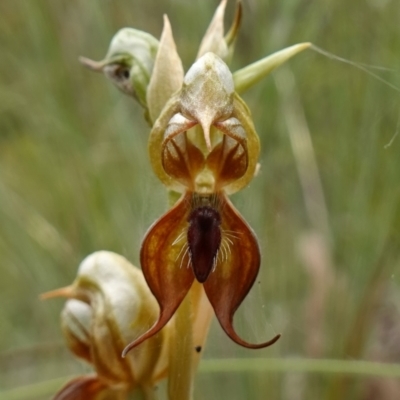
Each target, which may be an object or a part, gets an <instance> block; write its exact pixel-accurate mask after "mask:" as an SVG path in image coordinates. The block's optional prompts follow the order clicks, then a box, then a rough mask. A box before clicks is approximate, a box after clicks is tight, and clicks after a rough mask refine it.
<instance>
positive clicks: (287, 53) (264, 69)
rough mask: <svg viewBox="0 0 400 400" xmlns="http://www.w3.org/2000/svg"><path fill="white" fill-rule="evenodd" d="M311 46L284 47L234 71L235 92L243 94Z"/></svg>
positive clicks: (303, 44)
mask: <svg viewBox="0 0 400 400" xmlns="http://www.w3.org/2000/svg"><path fill="white" fill-rule="evenodd" d="M311 45H312V44H311V43H308V42H306V43H299V44H295V45H293V46H290V47H286V48H285V49H283V50H280V51H277V52H275V53H273V54H271V55H269V56H268V57H265V58H262V59H261V60H259V61H256V62H254V63H253V64H250V65H247V66H246V67H244V68H242V69H240V70H238V71H236V72H235V73H234V74H233V80H234V81H235V90H236V92H237V93H243V92H245V91H246V90H247V89H249V88H251V87H252V86H253V85H255V84H256V83H257V82H259V81H260V80H261V79H263V78H264V77H266V76H267V75H269V74H270V73H271V72H272V71H273V70H274V69H275V68H278V67H279V66H280V65H282V64H283V63H285V62H286V61H288V60H289V59H290V58H292V57H293V56H295V55H296V54H297V53H300V52H301V51H303V50H306V49H308V48H310V47H311Z"/></svg>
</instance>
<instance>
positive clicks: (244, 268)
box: [204, 194, 280, 349]
mask: <svg viewBox="0 0 400 400" xmlns="http://www.w3.org/2000/svg"><path fill="white" fill-rule="evenodd" d="M220 202H221V221H222V234H223V237H224V236H225V243H224V242H222V243H221V249H220V254H219V260H218V262H217V264H216V267H215V270H214V271H213V272H212V273H211V274H210V275H209V277H208V279H207V281H206V282H205V283H204V289H205V291H206V294H207V297H208V299H209V300H210V303H211V305H212V307H213V308H214V311H215V315H216V317H217V319H218V321H219V323H220V324H221V327H222V329H223V330H224V331H225V332H226V334H227V335H228V336H229V337H230V338H231V339H232V340H233V341H234V342H236V343H237V344H239V345H241V346H244V347H247V348H250V349H260V348H263V347H267V346H270V345H272V344H273V343H275V342H276V341H277V340H278V339H279V337H280V335H277V336H275V337H274V338H273V339H271V340H269V341H267V342H264V343H259V344H252V343H248V342H246V341H245V340H243V339H242V338H240V337H239V336H238V334H237V333H236V332H235V329H234V328H233V316H234V314H235V312H236V310H237V309H238V307H239V306H240V304H241V303H242V301H243V300H244V298H245V297H246V295H247V293H248V292H249V290H250V289H251V287H252V286H253V283H254V281H255V279H256V277H257V274H258V270H259V268H260V250H259V247H258V243H257V239H256V237H255V234H254V232H253V231H252V229H251V228H250V227H249V226H248V225H247V223H246V222H245V220H244V219H243V218H242V217H241V215H240V214H239V213H238V211H237V210H236V209H235V208H234V207H233V205H232V203H231V202H230V201H229V200H228V198H227V197H225V195H223V194H221V195H220ZM224 232H225V233H224ZM223 240H224V239H223Z"/></svg>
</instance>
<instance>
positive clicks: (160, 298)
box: [123, 193, 194, 356]
mask: <svg viewBox="0 0 400 400" xmlns="http://www.w3.org/2000/svg"><path fill="white" fill-rule="evenodd" d="M190 198H191V194H190V193H187V194H186V195H184V196H182V197H181V199H180V200H179V201H178V202H177V204H176V205H175V206H174V207H173V208H172V209H171V210H170V211H168V212H167V213H166V214H164V215H163V216H162V217H161V218H160V219H159V220H158V221H156V222H155V223H154V224H153V225H152V226H151V227H150V229H149V231H148V232H147V234H146V236H145V238H144V241H143V244H142V248H141V251H140V262H141V265H142V271H143V274H144V276H145V278H146V281H147V284H148V286H149V288H150V290H151V291H152V293H153V294H154V296H155V298H156V299H157V302H158V304H159V306H160V315H159V317H158V320H157V321H156V323H155V324H154V325H153V326H152V327H151V328H150V329H149V330H148V331H147V332H146V333H145V334H143V335H142V336H140V337H139V338H137V339H136V340H134V341H133V342H132V343H130V344H129V345H128V346H127V347H126V348H125V350H124V351H123V356H125V355H126V354H127V353H128V351H130V350H131V349H132V348H134V347H136V346H138V345H139V344H140V343H142V342H143V341H145V340H146V339H147V338H149V337H151V336H153V335H155V334H156V333H157V332H158V331H160V330H161V329H162V328H163V327H164V326H165V325H166V324H167V322H168V321H169V320H170V319H171V317H172V316H173V315H174V313H175V311H176V310H177V308H178V307H179V305H180V304H181V302H182V301H183V299H184V297H185V296H186V294H187V292H188V291H189V289H190V287H191V286H192V283H193V280H194V275H193V271H192V269H191V268H188V267H189V255H188V251H186V249H185V246H186V240H185V238H186V237H185V235H184V232H185V228H186V226H187V221H186V220H187V216H188V212H189V204H190ZM180 238H181V240H180Z"/></svg>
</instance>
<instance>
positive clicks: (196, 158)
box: [161, 113, 205, 190]
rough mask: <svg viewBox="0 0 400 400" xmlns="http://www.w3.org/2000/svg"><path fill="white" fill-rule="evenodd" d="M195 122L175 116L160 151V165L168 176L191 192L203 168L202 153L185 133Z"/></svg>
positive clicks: (179, 115) (178, 115)
mask: <svg viewBox="0 0 400 400" xmlns="http://www.w3.org/2000/svg"><path fill="white" fill-rule="evenodd" d="M194 125H196V122H194V121H192V120H189V119H187V118H185V117H184V116H183V115H182V114H180V113H177V114H175V115H174V116H173V117H172V118H171V120H170V121H169V124H168V126H167V129H166V130H165V134H164V142H163V146H162V151H161V154H162V155H161V159H162V165H163V168H164V170H165V172H166V173H168V175H169V176H170V177H172V178H174V179H176V180H178V181H179V182H181V183H182V184H183V185H185V186H186V187H187V188H189V189H191V190H193V189H194V187H193V182H194V178H195V177H196V175H197V173H198V172H199V171H200V170H201V169H202V168H203V167H204V163H205V160H204V156H203V153H202V152H201V151H200V149H198V148H197V147H196V146H194V145H193V143H192V142H191V141H190V140H188V138H187V135H186V131H187V130H189V129H190V128H191V127H193V126H194Z"/></svg>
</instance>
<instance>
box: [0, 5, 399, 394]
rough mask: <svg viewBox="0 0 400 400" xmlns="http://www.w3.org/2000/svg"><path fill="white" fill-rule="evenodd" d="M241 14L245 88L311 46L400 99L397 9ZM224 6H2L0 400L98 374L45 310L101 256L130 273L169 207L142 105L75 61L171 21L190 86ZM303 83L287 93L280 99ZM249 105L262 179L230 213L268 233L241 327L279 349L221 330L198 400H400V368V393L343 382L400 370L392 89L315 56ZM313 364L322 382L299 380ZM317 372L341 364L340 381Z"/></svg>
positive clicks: (273, 81)
mask: <svg viewBox="0 0 400 400" xmlns="http://www.w3.org/2000/svg"><path fill="white" fill-rule="evenodd" d="M233 3H234V2H232V1H231V2H230V4H229V5H228V12H227V14H228V17H227V20H228V18H229V16H232V14H233V9H234V4H233ZM243 3H244V18H243V26H242V30H241V34H240V37H239V40H238V42H237V47H236V52H235V57H234V60H233V62H232V70H233V71H234V70H236V69H238V68H240V67H242V66H244V65H246V64H248V63H250V62H252V61H255V60H257V59H259V58H261V57H263V56H265V55H267V54H269V53H271V52H273V51H275V50H279V49H280V48H283V47H285V46H288V45H291V44H295V43H298V42H303V41H311V42H313V43H315V44H316V45H317V46H319V47H321V48H323V49H325V50H328V51H330V52H332V53H334V54H337V55H340V56H342V57H345V58H347V59H350V60H353V61H358V62H364V63H368V64H373V65H380V66H386V67H389V68H391V69H393V70H392V71H383V70H374V71H375V72H376V73H378V74H379V75H380V76H381V77H383V78H384V79H386V80H387V81H389V82H390V83H391V84H392V85H395V86H397V87H400V62H399V60H400V30H399V24H398V21H399V20H400V7H399V3H398V0H368V1H367V0H354V1H352V2H349V1H347V0H321V1H315V0H314V1H306V0H285V1H281V0H273V1H272V0H271V1H261V0H258V1H257V0H244V1H243ZM217 4H218V2H217V1H210V0H207V1H205V0H202V1H200V0H194V1H183V0H174V1H173V0H168V1H167V0H165V1H155V0H147V1H142V0H114V1H110V0H97V1H94V0H92V1H87V0H59V1H53V0H25V1H23V0H17V1H14V0H2V1H1V2H0V304H1V307H0V339H1V340H0V390H1V392H0V398H1V399H4V400H7V399H17V398H18V399H42V398H48V397H49V396H50V394H51V392H52V391H53V390H55V389H54V387H58V386H59V385H60V383H59V381H56V382H55V383H51V382H52V381H51V380H52V379H58V378H62V377H64V376H69V375H71V374H78V373H81V372H82V371H85V370H87V368H86V367H84V366H82V364H80V363H78V362H77V361H75V360H74V359H73V358H72V356H70V355H69V353H68V352H67V351H66V350H65V349H64V346H63V339H62V336H61V331H60V327H59V313H60V310H61V308H62V300H53V301H48V302H40V301H39V299H38V295H39V294H40V293H42V292H45V291H47V290H50V289H54V288H57V287H61V286H65V285H67V284H69V283H70V282H71V281H72V280H73V279H74V276H75V273H76V270H77V267H78V265H79V263H80V261H81V260H82V259H83V258H84V257H85V256H86V255H88V254H90V253H91V252H94V251H96V250H101V249H106V250H112V251H115V252H117V253H120V254H122V255H124V256H126V257H127V258H128V259H129V260H131V261H132V262H133V263H135V264H138V253H139V246H140V242H141V239H142V237H143V235H144V233H145V231H146V229H147V227H148V226H149V225H150V224H151V223H152V222H153V221H154V220H155V219H156V218H157V217H158V216H159V215H161V214H162V213H163V211H164V210H165V209H166V204H167V201H166V195H165V191H164V189H163V188H162V186H161V185H160V183H159V182H158V181H157V179H156V178H155V177H154V176H153V173H152V171H151V168H150V165H149V162H148V160H147V153H146V151H145V148H146V140H147V134H148V131H149V129H148V127H147V126H146V124H145V123H144V121H143V118H142V112H141V110H140V108H139V106H138V105H137V104H135V103H134V102H133V101H132V100H131V99H130V98H128V97H125V96H123V95H122V94H121V93H120V92H118V91H117V89H115V88H114V87H113V86H112V85H111V83H110V82H108V81H106V80H105V78H104V77H102V76H101V75H99V74H94V73H91V72H89V71H87V70H85V69H84V68H83V67H82V66H80V65H79V63H78V61H77V58H78V56H80V55H84V56H87V57H90V58H93V59H101V58H102V57H103V56H104V55H105V52H106V50H107V47H108V43H109V41H110V39H111V37H112V35H113V34H114V33H115V32H116V31H117V30H118V29H119V28H121V27H124V26H132V27H135V28H138V29H143V30H145V31H148V32H150V33H152V34H153V35H154V36H156V37H159V35H160V33H161V29H162V14H163V13H167V14H168V16H169V18H170V20H171V23H172V27H173V31H174V35H175V38H176V42H177V45H178V50H179V52H180V54H181V56H182V59H183V62H184V65H185V68H186V69H187V68H188V67H189V66H190V65H191V63H192V61H193V59H194V57H195V54H196V52H197V44H198V43H199V42H200V39H201V37H202V35H203V33H204V31H205V29H206V27H207V25H208V22H209V20H210V18H211V16H212V14H213V11H214V9H215V7H216V6H217ZM291 74H292V76H293V77H294V78H295V87H294V89H295V90H294V92H293V91H292V90H289V92H288V91H286V92H285V90H284V89H282V83H283V84H284V83H285V82H286V81H287V79H288V77H290V76H291ZM292 89H293V88H292ZM285 93H286V95H285ZM244 98H245V100H246V101H247V102H248V104H249V106H250V108H251V110H252V113H253V117H254V122H255V126H256V128H257V131H258V133H259V135H260V138H261V142H262V152H261V157H260V162H261V172H260V174H259V175H258V176H257V178H255V179H254V181H253V182H252V183H251V185H250V186H249V187H248V188H246V189H245V190H243V191H242V192H241V193H239V194H237V195H234V196H233V202H234V203H235V204H236V206H237V208H238V209H239V210H240V212H241V213H242V214H243V215H244V216H245V217H246V218H247V220H248V221H249V222H250V224H251V225H252V226H253V228H254V230H255V231H256V232H257V235H258V237H259V240H260V245H261V248H262V253H263V262H262V270H261V272H260V275H259V279H258V281H257V283H256V285H255V287H254V288H253V290H252V292H251V293H250V295H249V297H248V299H246V301H245V303H244V304H243V306H242V308H241V309H240V310H239V312H238V316H237V317H236V325H237V328H238V331H240V332H241V334H242V335H243V336H244V337H245V338H246V339H248V340H252V341H263V340H266V339H268V338H269V337H270V336H272V335H273V334H275V333H277V332H281V333H282V338H281V339H280V341H279V342H278V343H277V344H276V345H274V346H273V347H271V348H267V349H264V350H259V351H250V350H245V349H242V348H239V347H238V346H236V345H235V344H234V343H232V342H231V341H230V340H229V339H228V338H227V337H226V336H225V335H224V334H223V333H222V331H221V330H220V328H219V326H217V324H214V325H213V327H212V330H211V334H210V337H209V340H208V347H207V349H206V351H205V358H206V359H209V360H207V363H205V364H204V367H203V372H201V373H200V374H199V375H198V379H197V384H196V389H195V399H199V400H200V399H228V398H229V399H238V400H239V399H254V400H263V399H267V398H268V399H282V400H297V399H298V400H302V399H307V400H314V399H315V400H319V399H329V400H345V399H360V400H374V399H379V400H389V399H396V398H400V387H399V385H400V383H399V378H398V377H399V376H400V374H399V373H398V369H397V370H393V371H394V372H393V373H392V375H394V377H393V376H392V377H375V376H374V374H378V375H379V371H380V369H379V368H375V369H373V370H370V373H371V374H372V375H370V376H366V375H364V374H361V375H359V374H350V373H345V372H346V371H347V372H349V371H348V370H347V369H346V366H347V365H350V364H348V363H347V362H349V363H350V362H352V361H357V360H370V361H379V362H387V363H391V365H392V367H393V368H396V363H399V362H400V292H399V285H400V274H399V266H400V257H399V256H400V245H399V243H400V156H399V155H400V133H399V136H398V137H394V135H395V134H396V129H399V127H398V121H399V117H400V93H399V91H396V90H393V89H391V88H390V87H388V86H387V85H385V84H383V83H382V82H380V81H378V80H377V79H374V78H372V77H370V76H369V75H367V74H366V73H364V72H362V71H360V70H359V69H356V68H353V67H351V66H349V65H346V64H343V63H339V62H336V61H332V60H330V59H328V58H325V57H323V56H322V55H320V54H317V53H315V52H313V51H306V52H305V53H302V54H300V55H298V56H296V58H295V59H293V60H291V61H290V63H289V66H288V67H285V69H283V70H281V71H277V72H276V73H274V74H273V76H271V77H269V78H267V79H265V80H264V81H262V82H261V83H260V84H259V85H258V86H257V87H255V88H253V89H251V90H249V91H248V92H247V93H245V95H244ZM293 99H295V101H294V103H293ZM303 114H304V116H305V118H306V121H307V126H308V128H309V131H310V137H311V139H312V145H313V146H312V147H311V148H310V147H307V146H306V144H307V141H306V140H305V139H307V135H306V136H304V135H303V136H301V135H300V134H299V132H297V130H296V129H294V130H293V129H292V130H291V131H290V130H288V125H287V121H289V120H290V118H291V117H295V118H296V117H299V116H300V117H301V115H303ZM299 135H300V136H299ZM393 137H394V139H393V141H392V143H391V145H390V146H386V145H387V144H388V143H390V142H391V139H392V138H393ZM295 138H298V141H299V143H300V146H299V147H293V146H292V145H293V140H295ZM385 146H386V147H385ZM312 157H315V160H316V165H317V169H314V168H313V164H312V163H310V160H312ZM299 168H300V170H301V169H302V168H303V171H305V175H304V176H303V177H305V178H306V182H305V185H302V183H301V180H300V179H299V173H298V171H299ZM316 172H317V175H315V173H316ZM318 176H319V177H320V180H319V179H318ZM319 182H320V183H321V185H319ZM321 188H322V191H323V196H322V197H321V192H320V190H319V189H321ZM307 202H308V203H307ZM306 204H310V205H311V206H310V207H309V208H308V209H307V207H306ZM324 247H325V248H326V251H325V255H324V254H322V256H320V257H319V256H318V255H319V254H320V253H321V252H322V253H324V252H323V249H324ZM305 252H306V253H307V254H306V256H304V253H305ZM318 257H319V258H318ZM315 259H317V261H315V262H314V263H313V260H315ZM314 264H315V265H314ZM224 358H235V359H236V363H237V369H236V370H233V369H234V368H233V369H232V368H228V367H229V365H228V366H225V367H223V366H222V367H221V369H218V368H217V367H216V365H217V364H215V363H214V364H213V360H215V359H224ZM249 358H250V359H251V360H250V361H248V359H249ZM312 359H315V360H316V361H315V362H316V364H313V365H314V367H313V368H309V367H307V365H306V364H301V362H300V364H299V361H302V360H303V361H307V360H311V361H312ZM319 359H336V360H343V362H342V363H341V364H340V365H339V369H338V370H337V371H336V373H332V371H331V372H329V371H328V370H329V368H328V370H327V368H326V367H324V364H323V363H320V364H318V360H319ZM241 360H243V361H242V362H241ZM268 360H270V361H268ZM279 360H289V362H286V363H285V364H284V366H283V367H282V365H281V364H279ZM290 360H294V361H293V363H292V362H290ZM235 365H236V364H235ZM298 365H300V367H299V366H298ZM213 366H214V367H213ZM295 366H297V367H295ZM368 368H369V367H367V370H368ZM397 368H398V367H397ZM356 370H357V367H356ZM340 371H343V374H340V373H338V372H340ZM396 371H397V372H396ZM359 372H360V371H359ZM361 372H362V371H361ZM45 381H50V383H49V384H48V385H46V384H45V385H44V386H43V385H42V386H40V385H39V386H33V387H32V388H31V387H28V389H24V390H21V388H22V389H23V388H24V387H25V386H26V385H33V384H37V383H41V382H45ZM393 393H394V394H393ZM390 396H392V397H390ZM393 396H394V397H393ZM396 396H399V397H396Z"/></svg>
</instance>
